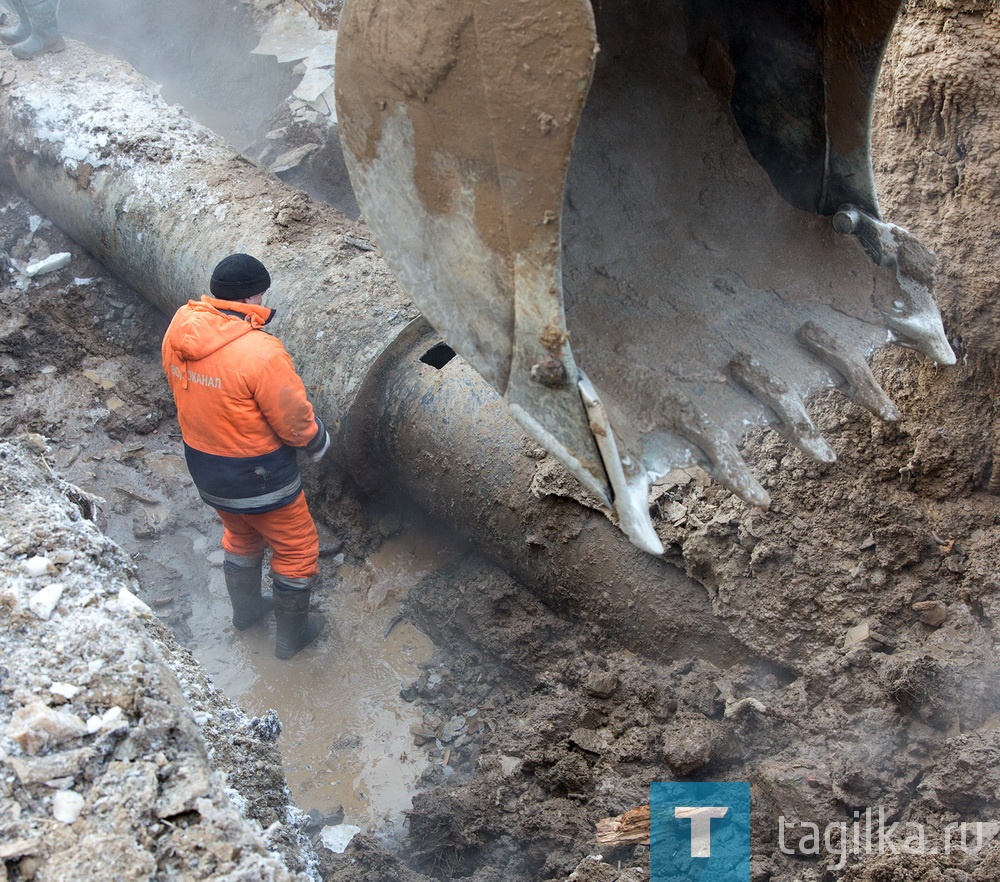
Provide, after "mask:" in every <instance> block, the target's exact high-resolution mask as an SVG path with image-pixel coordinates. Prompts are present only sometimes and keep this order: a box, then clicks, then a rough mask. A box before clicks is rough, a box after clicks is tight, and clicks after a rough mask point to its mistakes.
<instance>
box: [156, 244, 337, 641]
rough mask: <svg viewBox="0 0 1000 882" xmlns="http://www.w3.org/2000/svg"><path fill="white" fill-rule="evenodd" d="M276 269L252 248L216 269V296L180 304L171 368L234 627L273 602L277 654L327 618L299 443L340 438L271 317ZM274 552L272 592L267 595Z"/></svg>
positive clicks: (167, 350)
mask: <svg viewBox="0 0 1000 882" xmlns="http://www.w3.org/2000/svg"><path fill="white" fill-rule="evenodd" d="M270 286H271V276H270V274H269V273H268V271H267V268H266V267H265V266H264V264H262V263H261V262H260V261H259V260H257V259H256V258H255V257H251V256H250V255H249V254H231V255H229V256H228V257H226V258H225V259H223V260H222V261H220V262H219V264H218V265H217V266H216V267H215V270H214V271H213V273H212V277H211V281H210V282H209V290H210V291H211V292H212V296H211V297H209V296H207V295H206V296H203V297H202V298H201V300H190V301H188V303H187V304H186V305H184V306H182V307H181V308H180V309H178V310H177V312H176V313H175V315H174V317H173V320H172V321H171V322H170V326H169V327H168V328H167V332H166V334H165V335H164V337H163V346H162V356H163V369H164V371H165V372H166V374H167V380H168V381H169V383H170V388H171V390H172V391H173V394H174V401H175V402H176V404H177V419H178V422H179V423H180V427H181V435H182V437H183V439H184V455H185V458H186V459H187V466H188V470H189V471H190V472H191V477H192V478H193V479H194V483H195V486H196V487H197V488H198V492H199V493H200V494H201V498H202V499H203V500H204V501H205V502H207V503H208V504H209V505H211V506H212V507H213V508H215V510H216V511H217V512H218V513H219V517H220V518H221V519H222V523H223V526H224V532H223V536H222V547H223V549H224V550H225V561H224V564H223V570H224V572H225V577H226V588H227V590H228V591H229V598H230V600H231V602H232V606H233V625H234V626H235V627H236V628H238V629H239V630H244V629H245V628H249V627H250V626H251V625H252V624H254V623H255V622H258V621H260V620H261V619H262V618H263V617H264V616H266V615H267V614H268V613H269V612H270V611H271V609H272V603H273V608H274V617H275V622H276V624H277V634H276V637H275V651H274V654H275V655H276V656H277V657H278V658H291V657H292V656H293V655H295V654H296V653H297V652H299V650H301V649H302V648H303V647H305V646H307V645H309V644H310V643H312V642H313V641H314V640H315V639H316V638H317V637H318V636H319V633H320V630H321V628H322V626H323V620H322V617H319V616H310V615H309V601H310V595H311V591H312V585H313V582H314V577H315V576H316V574H317V573H318V572H319V537H318V535H317V533H316V525H315V524H314V523H313V519H312V515H311V514H310V513H309V507H308V505H307V504H306V498H305V493H304V492H303V490H302V479H301V477H300V475H299V467H298V462H297V460H296V455H297V451H299V450H301V451H303V452H304V453H305V455H306V456H308V457H309V458H310V459H311V460H313V461H314V462H318V461H319V460H320V459H322V457H323V455H324V454H325V453H326V451H327V449H328V448H329V446H330V436H329V433H328V432H327V430H326V427H325V426H324V425H323V423H322V421H321V420H320V419H319V418H318V417H317V416H316V415H315V413H314V412H313V407H312V404H310V402H309V398H308V396H307V394H306V390H305V387H304V385H303V383H302V380H301V379H300V378H299V375H298V373H297V372H296V370H295V367H294V365H293V364H292V359H291V357H290V356H289V354H288V352H286V350H285V347H284V346H282V344H281V342H280V341H279V340H278V339H277V338H276V337H274V336H272V335H271V334H270V333H268V331H266V330H265V325H267V323H268V322H269V321H270V320H271V319H272V318H273V317H274V311H273V310H272V309H269V308H268V307H266V306H264V305H262V302H261V301H262V299H263V296H264V293H265V292H266V291H267V289H268V288H269V287H270ZM268 547H270V549H271V581H272V583H273V586H274V591H273V595H272V598H271V599H269V598H268V597H266V596H263V595H262V594H261V568H262V561H263V556H264V552H265V550H266V549H267V548H268Z"/></svg>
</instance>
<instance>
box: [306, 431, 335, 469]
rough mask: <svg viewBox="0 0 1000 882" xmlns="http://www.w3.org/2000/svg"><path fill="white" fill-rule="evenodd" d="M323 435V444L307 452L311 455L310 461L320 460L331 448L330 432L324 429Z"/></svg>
mask: <svg viewBox="0 0 1000 882" xmlns="http://www.w3.org/2000/svg"><path fill="white" fill-rule="evenodd" d="M323 435H324V438H323V446H322V447H320V448H319V449H318V450H315V451H313V452H312V453H308V454H306V455H307V456H308V457H309V461H310V462H319V461H320V460H321V459H322V458H323V457H324V456H326V452H327V451H328V450H329V449H330V433H329V432H327V431H324V432H323Z"/></svg>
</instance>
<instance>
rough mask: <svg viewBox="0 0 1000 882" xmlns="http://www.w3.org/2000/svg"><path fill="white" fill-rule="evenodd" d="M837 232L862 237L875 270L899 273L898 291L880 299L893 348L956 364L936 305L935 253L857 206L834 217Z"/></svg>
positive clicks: (842, 210) (907, 233)
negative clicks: (915, 351)
mask: <svg viewBox="0 0 1000 882" xmlns="http://www.w3.org/2000/svg"><path fill="white" fill-rule="evenodd" d="M833 228H834V229H835V230H836V231H837V232H838V233H843V234H845V235H846V234H852V235H854V236H856V237H857V238H858V241H859V242H861V244H862V246H864V249H865V251H866V252H868V256H869V257H870V258H871V259H872V262H873V263H874V264H875V265H876V266H882V267H886V268H887V269H890V270H893V271H894V272H895V274H896V284H897V285H898V290H897V291H896V292H895V293H894V294H893V295H892V296H890V297H888V298H876V303H875V306H876V308H877V309H878V310H879V312H880V313H881V314H882V318H883V319H884V321H885V325H886V327H887V328H888V329H889V334H890V339H891V340H892V342H893V343H896V344H898V345H899V346H903V347H905V348H907V349H915V350H917V351H918V352H921V353H923V354H924V355H926V356H927V357H928V358H932V359H933V360H934V361H936V362H937V363H938V364H944V365H951V364H954V363H955V353H954V351H953V350H952V348H951V344H949V343H948V338H947V337H946V336H945V333H944V326H943V325H942V324H941V314H940V313H939V312H938V308H937V304H936V303H935V302H934V266H935V263H936V262H937V261H936V258H935V257H934V254H933V253H932V252H931V251H930V250H929V249H928V248H927V246H925V245H924V244H923V243H922V242H921V241H920V240H919V239H917V238H916V236H914V235H913V234H912V233H910V232H909V231H908V230H905V229H904V228H903V227H898V226H896V225H895V224H890V223H886V222H885V221H883V220H880V219H879V218H877V217H873V216H872V215H870V214H868V213H867V212H865V211H862V210H861V209H860V208H858V207H857V206H855V205H850V204H845V205H842V206H841V207H840V208H839V209H838V210H837V213H836V214H835V215H834V216H833Z"/></svg>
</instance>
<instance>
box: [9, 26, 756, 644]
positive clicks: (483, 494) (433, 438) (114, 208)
mask: <svg viewBox="0 0 1000 882" xmlns="http://www.w3.org/2000/svg"><path fill="white" fill-rule="evenodd" d="M4 61H6V57H5V56H0V63H2V62H4ZM5 66H7V67H8V69H10V66H9V65H5ZM13 70H14V71H15V72H16V79H15V81H14V82H13V83H12V84H10V85H7V86H4V87H0V154H2V156H3V157H4V161H3V171H4V173H5V174H6V175H7V176H9V177H10V179H11V180H12V181H13V182H14V183H15V184H16V186H17V187H18V188H19V189H20V190H21V192H22V193H24V195H25V197H26V198H27V199H28V200H29V201H30V202H32V203H33V204H34V205H35V206H36V207H37V208H38V209H39V210H40V211H42V212H44V213H45V214H46V215H47V216H48V217H49V218H50V219H51V220H52V221H53V222H54V223H56V224H57V225H58V226H59V227H60V228H62V229H63V230H64V231H65V232H66V233H68V234H69V235H70V236H71V237H72V238H74V239H75V240H76V241H77V242H79V243H80V244H81V245H82V246H83V247H84V248H86V249H87V250H88V251H90V252H91V253H92V254H93V255H94V256H95V257H97V258H98V259H99V260H100V261H101V262H102V263H104V265H105V266H107V267H108V268H109V269H110V270H111V271H112V272H114V273H115V274H116V275H118V276H119V277H121V278H122V279H124V280H125V281H126V282H128V283H129V284H130V285H131V286H132V287H134V288H135V289H136V290H137V291H139V292H141V293H142V294H143V295H144V296H146V297H147V298H148V299H149V300H150V301H151V302H153V303H154V304H156V305H157V306H158V307H159V308H160V309H162V310H163V311H164V312H167V313H168V314H169V313H171V312H172V311H173V310H174V309H176V308H177V307H178V306H180V305H181V304H182V303H184V302H186V301H187V300H188V299H189V298H191V297H197V296H200V294H201V293H202V292H203V291H204V288H205V280H206V278H207V275H208V273H209V271H210V269H211V267H212V266H213V265H214V264H215V262H216V261H217V260H218V259H219V258H221V257H222V256H224V255H225V254H227V253H230V252H232V251H247V252H250V253H254V254H257V255H259V256H261V257H262V258H263V259H264V260H265V261H266V262H267V263H268V265H269V267H270V269H271V275H272V279H273V283H274V284H273V287H272V289H271V292H270V294H269V296H268V303H269V304H270V305H273V306H275V307H276V308H277V310H278V318H277V319H276V321H275V328H276V333H278V334H279V336H280V337H281V338H282V339H283V340H284V341H285V343H286V345H287V346H288V348H289V350H290V351H291V352H292V353H293V356H294V358H295V360H296V363H297V365H298V366H299V368H300V371H301V373H302V375H303V379H304V380H305V382H306V384H307V386H308V387H309V388H310V390H311V393H312V395H313V398H314V401H315V402H316V404H317V407H318V409H319V411H320V412H321V413H322V414H323V416H324V418H325V419H327V420H328V422H329V423H330V425H331V427H332V430H333V431H332V433H331V434H332V435H333V436H334V445H333V448H332V452H333V455H334V457H335V458H336V459H337V460H338V461H339V463H340V464H341V465H342V466H343V467H345V468H346V469H347V470H348V471H350V472H351V473H352V474H354V475H355V476H357V477H358V478H359V479H360V480H361V481H362V483H364V484H368V485H373V484H374V485H376V486H377V485H380V484H381V485H383V486H385V485H387V484H388V483H391V484H394V485H397V486H399V487H401V488H402V489H404V490H405V492H406V493H407V494H408V495H409V496H410V497H411V498H412V499H413V500H414V501H415V502H417V503H418V504H419V505H420V506H421V507H422V508H424V509H425V510H426V511H428V512H429V513H430V514H431V515H433V516H436V517H439V518H441V519H442V520H444V521H446V522H448V523H449V524H451V525H452V526H453V527H454V528H455V529H457V530H458V531H459V532H460V533H462V534H463V535H465V536H467V537H468V538H470V539H471V540H472V541H473V542H474V543H475V544H476V545H477V546H478V548H479V549H480V550H481V551H482V552H484V553H485V554H486V555H487V556H488V557H490V558H492V559H493V560H495V561H497V562H498V563H500V564H501V565H502V566H503V567H505V568H506V569H507V570H509V571H510V572H512V573H513V574H514V575H516V576H517V577H519V578H520V579H522V580H523V581H525V582H526V583H527V584H529V585H531V586H533V587H534V588H535V589H536V590H537V591H538V592H539V594H540V596H542V597H543V599H545V600H547V601H548V602H549V603H551V604H552V605H554V606H556V607H557V608H560V609H563V610H568V611H570V612H571V613H573V614H575V615H577V616H581V617H585V618H587V619H589V620H590V621H593V622H595V623H597V624H600V625H601V626H602V628H603V629H605V631H607V632H609V633H611V634H614V635H615V636H616V637H617V638H618V639H620V640H622V641H623V642H624V643H625V644H626V645H630V646H632V647H634V648H636V649H638V650H640V651H643V652H646V653H648V654H651V655H654V656H659V657H671V656H672V657H678V656H687V655H691V654H698V655H700V656H702V657H709V658H714V659H718V660H720V661H725V660H728V659H732V658H735V657H738V656H742V655H744V652H743V651H742V650H741V649H740V646H739V644H738V642H737V641H736V640H735V639H734V638H733V637H732V636H731V635H730V634H729V632H728V631H727V629H726V628H725V626H724V625H723V624H722V623H721V622H720V621H719V620H718V619H716V618H715V617H714V616H713V615H712V610H711V603H710V600H709V598H708V596H707V594H706V592H705V589H704V588H703V587H702V586H701V585H699V584H698V583H697V582H695V581H694V580H691V579H689V578H688V577H687V576H686V575H685V574H684V573H683V572H681V571H680V570H679V569H677V568H676V567H674V566H672V565H670V564H668V563H666V562H665V561H663V560H660V559H657V558H653V557H651V556H649V555H647V554H645V553H643V552H641V551H639V550H638V549H636V548H635V547H634V546H632V545H630V544H629V542H628V541H627V540H626V539H625V538H624V536H622V535H621V533H620V532H619V531H618V530H617V529H616V528H615V527H614V525H613V524H612V523H611V522H609V521H608V520H607V518H606V517H605V516H604V515H603V514H601V513H599V512H597V511H594V510H592V509H589V508H586V507H584V506H582V505H579V504H577V503H576V502H572V501H569V500H565V499H555V498H552V497H543V498H536V497H535V496H534V495H533V494H532V491H531V487H532V479H533V476H534V473H535V468H536V461H535V460H534V459H533V458H532V457H531V456H530V455H527V454H528V453H530V452H531V451H532V450H534V449H535V446H536V445H534V444H533V443H532V442H530V441H529V440H528V439H527V437H526V436H525V435H524V434H523V433H522V431H521V430H520V429H519V428H518V427H517V425H516V424H515V423H514V421H513V420H512V418H511V417H510V416H509V414H508V412H507V408H506V405H505V404H504V402H503V401H502V400H501V399H500V398H499V397H498V396H497V394H496V393H495V392H494V391H493V390H492V388H491V387H490V386H489V385H487V384H486V383H485V382H484V381H483V380H482V379H481V378H480V377H479V375H478V374H476V373H475V372H474V371H472V370H471V369H470V368H469V367H468V366H467V365H465V364H464V363H463V362H461V360H460V359H457V358H456V359H452V360H451V361H449V362H448V363H447V364H444V365H443V366H440V369H439V368H438V367H435V366H434V365H433V364H431V363H427V362H426V361H423V360H422V357H423V356H424V355H425V354H426V353H427V352H428V351H429V350H430V349H433V348H434V347H435V346H437V345H438V344H440V343H441V340H440V337H438V336H437V335H436V334H435V333H434V331H433V330H432V329H430V327H429V326H427V325H426V323H425V322H423V320H422V319H420V318H419V316H418V314H417V313H416V311H415V310H414V308H413V307H412V305H411V304H410V303H409V302H408V301H407V300H406V299H405V298H404V297H403V295H402V294H401V293H400V291H399V289H398V287H397V286H396V284H395V282H394V280H393V279H392V277H391V275H390V273H389V272H388V270H387V269H386V268H385V265H384V264H383V262H382V261H381V259H380V258H379V256H378V254H377V252H373V251H366V250H362V249H359V248H358V247H356V245H355V244H352V243H355V242H356V240H357V237H359V236H363V235H364V229H363V228H361V227H358V226H357V225H355V224H353V223H351V222H349V221H347V220H345V219H344V218H343V217H342V216H341V215H339V214H338V213H337V212H335V211H334V210H332V209H331V208H329V207H328V206H324V205H320V204H316V203H314V202H312V201H310V200H309V199H308V197H306V196H305V195H304V194H302V193H300V192H298V191H295V190H293V189H291V188H289V187H287V186H286V185H284V184H283V183H282V182H281V181H279V180H278V179H277V178H275V177H274V176H272V175H270V174H269V173H267V172H266V171H264V170H262V169H260V168H258V167H257V166H255V165H253V164H252V163H250V162H248V161H247V160H246V159H244V158H243V157H241V156H240V155H239V154H237V153H236V152H235V151H234V150H233V149H232V148H231V147H230V146H229V145H228V144H226V143H225V142H224V141H223V140H222V139H221V138H219V137H217V136H215V135H213V134H212V133H211V132H209V131H208V130H207V129H205V128H203V127H201V126H199V125H197V124H195V123H193V122H192V121H190V120H189V119H188V118H187V117H185V116H184V114H183V113H182V112H181V110H180V109H178V108H177V107H169V106H167V105H166V104H165V103H164V102H163V101H162V99H161V98H160V97H159V93H158V89H157V87H156V86H155V84H152V83H150V82H149V81H147V80H145V79H144V78H142V77H140V76H138V75H137V74H136V73H135V72H134V71H133V70H132V69H131V68H130V67H128V66H126V65H125V64H123V63H121V62H118V61H116V60H114V59H110V58H107V57H105V56H101V55H98V54H96V53H94V52H91V51H90V50H88V49H86V48H85V47H83V46H81V45H79V44H76V43H71V44H70V48H69V50H68V51H66V52H64V53H61V54H60V55H58V56H51V57H47V58H45V59H44V60H42V61H39V62H33V63H25V64H21V65H18V66H16V67H14V68H13ZM430 361H431V362H433V361H434V359H430Z"/></svg>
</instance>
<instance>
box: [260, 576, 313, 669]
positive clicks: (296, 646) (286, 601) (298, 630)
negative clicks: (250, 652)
mask: <svg viewBox="0 0 1000 882" xmlns="http://www.w3.org/2000/svg"><path fill="white" fill-rule="evenodd" d="M271 578H272V580H273V582H274V621H275V623H276V624H277V626H278V628H277V631H276V632H275V635H274V655H275V657H277V658H291V657H292V656H293V655H295V654H296V653H297V652H299V650H301V649H303V648H305V647H306V646H308V645H309V644H310V643H312V642H313V641H314V640H315V639H316V638H317V637H319V634H320V631H322V630H323V625H324V624H325V623H324V620H323V617H322V616H319V615H312V616H310V615H309V598H310V596H311V595H312V591H311V590H310V588H309V587H308V586H307V587H305V588H294V587H292V588H290V587H288V586H287V585H286V584H285V583H284V582H282V580H281V577H280V576H275V575H274V574H273V573H272V574H271Z"/></svg>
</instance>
